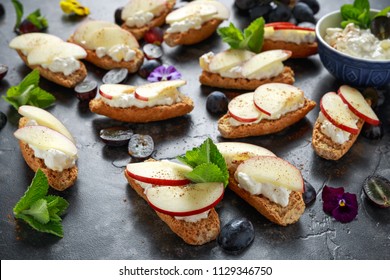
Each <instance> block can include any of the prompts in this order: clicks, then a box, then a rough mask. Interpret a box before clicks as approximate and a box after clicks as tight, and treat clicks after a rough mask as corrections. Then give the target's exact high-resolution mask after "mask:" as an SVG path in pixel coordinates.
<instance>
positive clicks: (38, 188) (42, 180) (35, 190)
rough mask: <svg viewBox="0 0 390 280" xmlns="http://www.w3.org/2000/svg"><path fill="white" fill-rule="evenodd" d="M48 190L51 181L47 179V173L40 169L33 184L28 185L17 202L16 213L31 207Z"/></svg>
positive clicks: (14, 210)
mask: <svg viewBox="0 0 390 280" xmlns="http://www.w3.org/2000/svg"><path fill="white" fill-rule="evenodd" d="M48 190H49V183H48V181H47V178H46V175H45V173H43V171H42V170H40V169H38V171H37V173H35V176H34V178H33V180H32V182H31V185H30V186H29V187H28V189H27V191H26V192H25V193H24V195H23V196H22V198H21V199H20V200H19V202H18V203H16V205H15V207H14V209H13V212H14V214H15V215H17V214H19V213H21V212H22V211H24V210H27V209H29V208H30V205H32V204H33V203H34V202H36V201H37V200H39V199H41V198H43V197H44V196H45V195H46V193H47V191H48Z"/></svg>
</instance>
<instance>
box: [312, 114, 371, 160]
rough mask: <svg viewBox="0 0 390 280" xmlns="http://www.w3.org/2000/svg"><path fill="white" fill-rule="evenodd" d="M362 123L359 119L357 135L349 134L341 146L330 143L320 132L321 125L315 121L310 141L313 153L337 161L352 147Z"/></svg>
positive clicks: (330, 140)
mask: <svg viewBox="0 0 390 280" xmlns="http://www.w3.org/2000/svg"><path fill="white" fill-rule="evenodd" d="M363 124H364V121H363V120H362V119H359V120H358V122H357V124H356V125H357V127H358V129H359V133H358V134H350V136H349V140H348V141H347V142H345V143H343V144H338V143H335V142H333V141H332V139H330V138H329V137H328V136H326V135H325V134H323V133H322V132H321V123H320V122H319V121H318V119H317V121H316V123H315V125H314V129H313V137H312V140H311V143H312V146H313V148H314V151H315V152H316V153H317V155H319V156H320V157H322V158H325V159H329V160H338V159H340V158H341V157H342V156H343V155H345V154H346V153H347V152H348V151H349V149H350V148H351V147H352V145H353V143H355V141H356V139H357V138H358V136H359V134H360V131H361V130H362V127H363Z"/></svg>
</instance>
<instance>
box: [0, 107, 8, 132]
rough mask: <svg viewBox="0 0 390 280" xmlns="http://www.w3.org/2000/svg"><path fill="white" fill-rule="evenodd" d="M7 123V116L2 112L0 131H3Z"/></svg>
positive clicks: (0, 113)
mask: <svg viewBox="0 0 390 280" xmlns="http://www.w3.org/2000/svg"><path fill="white" fill-rule="evenodd" d="M6 123H7V116H6V115H5V114H4V113H3V112H1V111H0V129H3V127H4V126H5V125H6Z"/></svg>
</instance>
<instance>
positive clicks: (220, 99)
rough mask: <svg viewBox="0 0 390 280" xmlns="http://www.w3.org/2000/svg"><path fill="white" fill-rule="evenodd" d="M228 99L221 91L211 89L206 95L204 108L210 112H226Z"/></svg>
mask: <svg viewBox="0 0 390 280" xmlns="http://www.w3.org/2000/svg"><path fill="white" fill-rule="evenodd" d="M228 104H229V100H228V98H227V97H226V95H225V94H224V93H223V92H220V91H213V92H212V93H210V94H209V96H207V100H206V109H207V111H209V112H210V113H212V114H222V113H226V112H227V109H228Z"/></svg>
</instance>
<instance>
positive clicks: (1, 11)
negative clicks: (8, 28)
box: [0, 3, 5, 17]
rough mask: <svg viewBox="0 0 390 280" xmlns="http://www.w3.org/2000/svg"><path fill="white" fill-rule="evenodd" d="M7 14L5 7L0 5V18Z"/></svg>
mask: <svg viewBox="0 0 390 280" xmlns="http://www.w3.org/2000/svg"><path fill="white" fill-rule="evenodd" d="M4 14H5V10H4V6H3V4H1V3H0V17H1V16H3V15H4Z"/></svg>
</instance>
